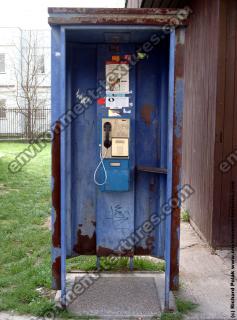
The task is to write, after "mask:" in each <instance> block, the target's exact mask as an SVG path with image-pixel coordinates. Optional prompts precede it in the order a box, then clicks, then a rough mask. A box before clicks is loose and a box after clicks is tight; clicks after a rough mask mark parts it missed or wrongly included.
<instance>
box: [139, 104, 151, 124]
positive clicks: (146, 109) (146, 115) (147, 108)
mask: <svg viewBox="0 0 237 320" xmlns="http://www.w3.org/2000/svg"><path fill="white" fill-rule="evenodd" d="M153 111H154V107H152V106H151V105H149V104H144V106H142V108H141V117H142V119H143V121H144V122H145V124H146V125H147V126H150V125H151V116H152V112H153Z"/></svg>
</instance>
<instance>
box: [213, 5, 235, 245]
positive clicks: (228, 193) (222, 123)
mask: <svg viewBox="0 0 237 320" xmlns="http://www.w3.org/2000/svg"><path fill="white" fill-rule="evenodd" d="M217 79H218V81H217V103H216V108H217V110H216V143H215V168H214V172H215V175H214V177H215V178H214V192H213V199H214V212H213V221H212V223H213V234H212V244H213V246H214V247H220V246H228V245H230V244H231V215H235V219H236V216H237V211H236V210H237V1H236V0H222V1H221V2H220V25H219V56H218V78H217ZM233 150H235V151H236V153H235V158H232V160H233V164H234V165H233V166H231V167H232V169H231V170H230V171H227V172H226V173H223V172H221V171H220V169H219V163H220V162H221V161H223V160H225V159H226V157H228V155H229V154H230V153H231V152H233ZM229 167H230V166H229ZM236 227H237V225H236V220H235V230H236ZM235 243H236V244H237V237H235Z"/></svg>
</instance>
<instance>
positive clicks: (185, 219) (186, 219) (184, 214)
mask: <svg viewBox="0 0 237 320" xmlns="http://www.w3.org/2000/svg"><path fill="white" fill-rule="evenodd" d="M181 219H182V221H183V222H190V214H189V211H188V210H184V211H182V213H181Z"/></svg>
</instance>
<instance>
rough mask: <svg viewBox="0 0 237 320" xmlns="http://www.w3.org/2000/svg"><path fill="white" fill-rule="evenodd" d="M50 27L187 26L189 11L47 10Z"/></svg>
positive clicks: (150, 9)
mask: <svg viewBox="0 0 237 320" xmlns="http://www.w3.org/2000/svg"><path fill="white" fill-rule="evenodd" d="M48 12H49V15H50V16H49V19H48V22H49V24H50V25H80V24H82V25H83V24H104V25H107V24H111V25H112V24H114V25H132V24H133V25H160V26H179V25H187V23H188V16H189V14H190V10H189V9H166V8H165V9H156V8H149V9H127V8H122V9H101V8H98V9H95V8H86V9H82V8H49V9H48Z"/></svg>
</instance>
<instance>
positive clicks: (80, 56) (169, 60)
mask: <svg viewBox="0 0 237 320" xmlns="http://www.w3.org/2000/svg"><path fill="white" fill-rule="evenodd" d="M153 18H154V19H155V17H153ZM87 19H90V16H89V15H88V17H87ZM123 19H124V17H123ZM118 20H119V17H118ZM123 21H124V20H123ZM130 22H131V21H130ZM130 24H132V23H128V26H126V27H125V26H120V25H116V26H115V25H114V26H103V25H102V26H100V25H98V26H96V27H93V26H91V25H90V26H80V25H74V26H65V25H64V23H62V25H61V24H60V23H59V25H57V26H53V27H52V110H53V112H52V121H53V127H54V129H55V130H54V138H55V139H54V140H53V149H52V151H53V179H54V185H53V210H52V217H53V222H54V223H53V225H54V228H53V249H52V259H53V277H54V288H57V289H61V290H62V291H61V292H62V299H63V301H65V295H66V258H69V257H72V256H76V255H83V254H94V255H97V257H98V259H97V267H98V268H99V263H100V259H99V257H101V256H111V255H114V256H115V255H121V256H124V255H125V256H129V257H130V268H131V269H132V268H133V259H132V258H133V256H134V255H144V254H145V255H154V256H157V257H160V258H164V259H165V261H166V292H165V302H166V308H167V309H168V307H169V289H170V273H171V271H172V270H171V266H172V263H174V262H173V261H171V254H170V251H171V247H172V243H171V213H172V208H171V207H170V208H169V209H168V210H167V206H166V210H165V212H163V208H164V205H166V204H167V203H168V202H169V200H170V199H171V197H172V185H173V179H172V173H173V165H175V164H173V165H172V161H173V130H174V132H175V133H177V130H178V129H180V130H181V125H180V114H181V115H182V113H180V114H178V115H177V112H178V110H179V109H180V108H179V107H177V108H175V112H176V113H175V116H174V117H173V110H174V102H175V101H177V102H178V103H179V104H180V103H182V97H181V96H182V90H181V91H179V92H178V93H176V94H174V91H175V88H176V90H177V89H178V86H177V85H176V87H174V68H175V48H176V42H175V33H176V31H175V29H172V28H170V26H169V25H168V26H166V28H163V29H161V28H160V27H152V26H139V27H138V26H136V27H134V26H132V25H131V26H129V25H130ZM139 28H140V31H139V33H138V29H139ZM170 30H171V32H170ZM144 43H145V45H144ZM125 56H126V59H127V63H128V65H129V91H128V92H126V94H121V95H120V96H127V97H128V98H129V106H128V107H126V108H121V109H120V111H119V112H120V113H119V112H118V113H117V117H116V115H115V114H114V113H112V112H111V113H110V112H109V111H108V110H109V108H108V107H106V105H105V97H106V89H105V83H106V73H105V66H106V62H108V61H110V62H111V60H112V59H114V61H116V59H118V57H119V59H120V57H123V58H121V59H124V57H125ZM179 94H180V95H181V96H179ZM114 96H115V95H114ZM174 97H175V98H176V100H174ZM111 111H113V110H112V109H111ZM117 111H118V110H117ZM103 119H106V121H107V120H110V119H111V121H112V119H129V121H130V122H129V123H130V136H129V140H128V142H129V154H128V157H127V158H126V157H125V158H123V157H122V158H119V157H117V158H116V156H115V157H114V158H108V159H107V158H106V159H104V160H103V159H102V160H103V161H104V165H105V168H104V170H106V174H107V176H109V178H108V179H107V180H106V183H105V184H104V185H103V186H97V185H96V184H95V183H94V179H95V177H94V179H93V174H94V172H95V169H96V167H97V164H98V162H99V161H100V160H101V159H100V152H101V148H102V147H100V146H99V145H100V144H102V145H103V141H102V132H103V130H104V127H103V121H104V120H103ZM174 119H175V122H174V124H173V120H174ZM177 119H178V120H179V122H178V123H177V122H176V120H177ZM174 126H175V127H174ZM56 131H59V132H60V135H56ZM108 137H109V134H108ZM108 137H107V138H108ZM108 148H109V147H108ZM59 152H60V161H59V159H58V158H57V157H58V155H59ZM57 160H58V161H57ZM103 161H102V162H103ZM127 173H129V175H128V174H127ZM101 174H102V176H103V172H102V173H101V171H99V175H100V176H99V179H100V178H101V177H102V176H101ZM116 178H117V181H116ZM102 180H103V177H102ZM100 181H101V180H100ZM55 183H56V184H55ZM59 277H61V278H59ZM60 280H61V281H60Z"/></svg>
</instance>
